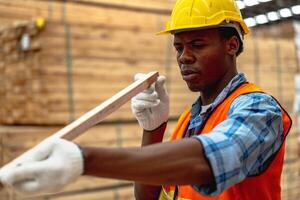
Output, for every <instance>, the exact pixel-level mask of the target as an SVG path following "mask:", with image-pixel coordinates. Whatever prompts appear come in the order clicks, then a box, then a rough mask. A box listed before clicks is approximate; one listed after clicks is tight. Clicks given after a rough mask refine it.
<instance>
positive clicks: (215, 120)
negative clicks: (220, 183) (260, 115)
mask: <svg viewBox="0 0 300 200" xmlns="http://www.w3.org/2000/svg"><path fill="white" fill-rule="evenodd" d="M254 92H259V93H262V90H261V89H260V88H258V87H257V86H256V85H254V84H250V83H245V84H242V85H240V86H239V87H238V88H237V89H236V90H234V91H233V92H232V93H231V94H229V95H228V97H227V98H226V99H225V100H224V101H223V102H222V103H220V104H219V105H218V106H217V107H216V108H215V109H214V110H213V111H212V113H211V115H210V116H209V117H208V119H207V121H206V122H205V124H204V126H203V128H202V130H200V131H199V134H209V133H210V132H211V131H212V130H213V128H214V127H216V126H217V125H218V124H220V123H221V122H222V121H224V120H226V119H227V114H228V111H229V109H230V106H231V104H232V102H233V101H234V100H235V99H236V98H237V97H239V96H240V95H244V94H248V93H254ZM274 99H275V98H274ZM275 100H276V99H275ZM277 102H278V101H277ZM278 104H279V103H278ZM279 105H280V104H279ZM280 107H281V105H280ZM281 113H282V121H283V131H284V137H286V136H287V134H288V132H289V130H290V127H291V124H292V120H291V118H290V117H289V115H288V114H287V112H286V111H285V110H284V109H283V108H282V107H281ZM190 115H191V113H190V111H189V110H187V111H185V112H183V113H182V115H181V116H180V118H179V120H178V122H177V125H176V127H175V129H174V131H173V134H172V136H171V140H179V139H182V138H183V136H184V134H185V131H186V129H187V126H188V124H189V120H190ZM284 146H285V142H284V143H283V145H282V146H281V148H280V149H279V151H278V152H277V154H276V156H275V158H274V159H273V161H271V162H270V165H269V166H268V167H267V168H266V169H265V170H264V171H263V172H262V173H261V174H259V175H257V176H249V177H247V178H246V179H245V180H243V181H242V182H241V183H238V184H236V185H234V186H232V187H231V188H229V189H227V190H225V191H224V192H223V193H221V194H220V195H218V196H216V197H206V196H203V195H201V194H200V193H198V192H196V191H195V190H194V189H193V188H192V187H191V186H178V197H177V198H176V199H178V200H253V199H263V200H280V199H281V187H280V178H281V173H282V167H283V160H284ZM175 188H176V187H175V186H163V189H162V191H161V194H160V197H159V200H169V199H170V200H173V199H174V193H175V192H174V191H175Z"/></svg>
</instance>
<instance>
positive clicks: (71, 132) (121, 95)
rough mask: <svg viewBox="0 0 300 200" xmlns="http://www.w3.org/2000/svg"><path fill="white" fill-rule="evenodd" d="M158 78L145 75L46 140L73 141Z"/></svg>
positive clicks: (155, 73) (152, 75) (154, 74)
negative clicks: (61, 139) (60, 139)
mask: <svg viewBox="0 0 300 200" xmlns="http://www.w3.org/2000/svg"><path fill="white" fill-rule="evenodd" d="M158 76H159V74H158V72H151V73H149V74H147V75H146V76H145V77H144V78H142V79H140V80H138V81H135V82H134V83H132V84H131V85H129V86H128V87H126V88H125V89H123V90H121V91H120V92H118V93H117V94H115V95H114V96H112V97H111V98H109V99H108V100H106V101H104V102H103V103H101V104H100V105H98V106H97V107H95V108H94V109H92V110H90V111H89V112H87V113H85V114H84V115H82V116H81V117H80V118H78V119H77V120H75V121H74V122H72V123H71V124H69V125H67V126H66V127H64V128H63V129H61V130H59V131H58V132H56V133H55V134H53V135H52V136H50V137H48V138H47V139H50V138H63V139H66V140H73V139H75V138H76V137H78V136H80V135H81V134H83V133H84V132H85V131H86V130H88V129H89V128H91V127H93V126H94V125H96V124H97V123H99V122H101V121H102V120H104V119H105V118H106V117H107V116H108V115H109V114H111V113H113V112H114V111H116V110H117V109H118V108H120V107H121V106H122V105H123V104H125V103H126V102H127V101H129V100H130V99H131V98H132V97H134V96H135V95H137V94H138V93H140V92H142V91H143V90H145V89H147V88H148V87H149V86H150V85H151V84H153V83H154V82H155V81H156V79H157V77H158ZM29 152H30V150H29V151H27V152H26V153H24V154H22V155H21V156H19V157H18V158H16V159H15V160H13V161H12V162H10V163H8V164H7V165H5V166H3V167H2V168H1V169H0V170H3V169H5V168H7V167H9V166H10V165H12V164H13V163H15V162H18V160H20V159H22V158H23V157H25V156H26V155H27V154H28V153H29ZM1 187H2V185H0V188H1Z"/></svg>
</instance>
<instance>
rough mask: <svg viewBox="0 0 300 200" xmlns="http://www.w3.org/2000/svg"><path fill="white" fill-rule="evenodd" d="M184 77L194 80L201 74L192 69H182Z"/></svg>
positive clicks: (186, 79) (187, 79) (184, 78)
mask: <svg viewBox="0 0 300 200" xmlns="http://www.w3.org/2000/svg"><path fill="white" fill-rule="evenodd" d="M181 75H182V79H183V80H185V81H192V80H194V79H195V78H196V77H197V76H199V73H197V72H195V71H192V70H182V71H181Z"/></svg>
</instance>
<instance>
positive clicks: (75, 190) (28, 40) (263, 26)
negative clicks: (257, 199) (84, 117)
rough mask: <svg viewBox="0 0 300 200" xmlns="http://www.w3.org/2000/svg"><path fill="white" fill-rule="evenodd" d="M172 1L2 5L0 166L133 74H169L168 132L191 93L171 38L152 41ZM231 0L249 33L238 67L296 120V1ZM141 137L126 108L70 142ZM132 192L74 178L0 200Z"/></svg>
mask: <svg viewBox="0 0 300 200" xmlns="http://www.w3.org/2000/svg"><path fill="white" fill-rule="evenodd" d="M174 2H175V0H128V1H125V0H73V1H71V0H70V1H58V0H57V1H55V0H0V44H1V45H0V162H1V166H2V165H3V164H4V163H7V162H8V161H10V160H12V159H13V158H15V157H16V156H17V155H19V154H21V153H22V152H24V151H25V150H26V149H28V148H30V147H32V146H33V145H34V144H37V143H38V142H39V141H41V140H42V139H43V138H45V137H46V136H49V135H51V134H52V133H54V132H55V131H57V130H59V129H60V128H62V127H63V126H65V125H66V124H68V123H70V122H71V121H73V120H74V119H76V118H77V117H79V116H80V115H81V114H83V113H84V112H86V111H88V110H89V109H91V108H93V107H94V106H96V105H97V104H99V103H101V102H102V101H104V100H106V99H108V98H109V97H111V96H112V95H113V94H115V93H116V92H118V91H119V90H121V89H123V88H124V87H126V86H127V85H129V84H130V83H131V82H132V81H133V76H134V74H135V73H137V72H150V71H153V70H158V71H159V72H160V73H161V74H164V75H166V76H167V78H168V82H167V86H168V90H169V93H170V100H171V108H170V111H171V120H170V123H169V125H168V133H170V131H171V130H172V128H173V127H174V124H175V122H176V119H177V118H178V116H179V114H180V113H181V112H182V111H183V110H184V109H185V108H186V107H187V106H189V105H190V104H191V103H192V102H193V100H194V99H195V97H196V95H197V94H195V95H191V93H190V92H189V91H188V89H187V88H186V85H185V83H184V82H183V81H182V80H181V77H180V74H179V71H178V67H177V64H176V61H175V54H174V53H175V51H174V50H173V47H172V37H170V36H156V35H155V33H156V32H158V31H160V30H162V29H163V27H164V24H165V22H166V21H167V19H168V17H169V15H170V13H171V9H172V6H173V4H174ZM237 3H238V5H239V7H240V9H241V11H242V13H243V15H244V18H245V19H246V22H247V24H248V25H249V26H250V27H251V29H252V32H251V34H250V35H248V36H246V38H245V51H244V53H243V54H242V55H241V56H240V57H239V59H238V68H239V70H240V71H241V72H244V73H245V74H246V76H247V77H248V79H249V80H250V81H253V82H255V83H257V84H258V85H259V86H260V87H262V88H263V89H264V90H265V91H266V92H269V93H270V94H272V95H273V96H275V97H276V98H277V99H278V100H279V101H280V102H281V103H282V104H283V106H284V107H286V108H287V111H288V112H289V113H290V114H291V116H292V117H293V118H294V119H296V113H295V112H294V109H293V107H294V99H295V94H296V90H295V87H296V86H295V82H294V78H295V75H296V74H297V73H298V72H299V59H298V57H300V1H299V0H244V1H241V0H239V1H237ZM297 44H298V47H297ZM297 49H299V51H298V53H297ZM297 55H298V56H297ZM296 121H297V120H294V122H295V123H294V126H293V128H292V130H291V132H290V134H289V136H288V138H287V145H286V157H285V166H284V174H283V177H282V188H283V190H282V197H283V199H284V200H299V198H300V178H299V157H298V148H299V147H298V142H297V138H298V135H297V134H298V133H297V126H296V124H297V123H296ZM141 131H142V130H141V129H140V128H139V126H138V124H137V122H136V120H135V118H134V116H133V115H132V114H131V110H130V104H129V103H127V104H126V105H125V106H123V107H122V108H121V109H120V110H119V111H117V112H115V113H114V114H112V115H111V116H110V117H109V118H107V119H106V120H105V121H104V122H103V123H101V124H99V125H98V126H96V127H94V128H93V129H91V130H89V131H88V132H87V133H86V134H84V135H83V136H81V137H80V138H78V140H77V141H78V142H79V143H80V144H85V145H94V146H110V147H128V146H139V143H140V139H141V138H140V136H141V134H140V132H141ZM166 139H167V137H166ZM132 191H133V188H132V183H130V182H126V181H117V180H110V179H99V178H90V177H82V178H80V179H79V180H78V181H77V182H76V183H74V184H72V185H70V186H68V187H66V188H65V189H64V190H63V191H62V192H61V193H59V194H53V195H44V196H37V197H25V196H20V195H18V194H16V193H13V192H12V191H10V190H3V191H0V199H1V200H2V199H3V200H21V199H37V200H42V199H47V200H52V199H53V200H54V199H55V200H71V199H72V200H96V199H107V200H125V199H133V192H132Z"/></svg>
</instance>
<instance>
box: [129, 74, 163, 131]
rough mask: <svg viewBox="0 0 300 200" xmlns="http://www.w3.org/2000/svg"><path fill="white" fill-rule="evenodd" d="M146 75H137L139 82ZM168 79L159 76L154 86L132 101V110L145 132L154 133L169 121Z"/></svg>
mask: <svg viewBox="0 0 300 200" xmlns="http://www.w3.org/2000/svg"><path fill="white" fill-rule="evenodd" d="M144 76H145V74H136V75H135V77H134V79H135V80H139V79H141V78H143V77H144ZM165 81H166V77H164V76H159V77H158V79H157V81H156V82H155V84H154V85H152V86H150V87H149V88H148V89H147V90H144V91H143V92H141V93H139V94H138V95H136V96H135V97H133V98H132V99H131V109H132V112H133V114H134V115H135V117H136V119H137V120H138V122H139V124H140V126H141V127H143V128H144V130H147V131H152V130H155V129H156V128H158V127H159V126H160V125H162V124H163V123H165V122H167V121H168V118H169V96H168V93H167V90H166V88H165V86H164V83H165Z"/></svg>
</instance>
